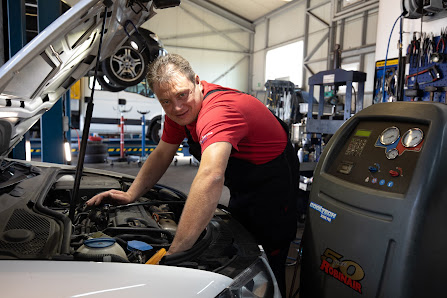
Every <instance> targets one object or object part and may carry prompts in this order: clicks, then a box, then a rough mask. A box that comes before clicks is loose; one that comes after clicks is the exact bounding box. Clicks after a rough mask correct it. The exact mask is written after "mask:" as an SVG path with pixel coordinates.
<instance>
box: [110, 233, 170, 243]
mask: <svg viewBox="0 0 447 298" xmlns="http://www.w3.org/2000/svg"><path fill="white" fill-rule="evenodd" d="M115 237H119V238H120V239H122V240H124V241H129V240H139V241H143V242H146V243H148V244H152V243H155V244H168V243H169V241H168V240H166V239H155V238H153V237H151V236H148V235H135V234H118V235H116V236H115Z"/></svg>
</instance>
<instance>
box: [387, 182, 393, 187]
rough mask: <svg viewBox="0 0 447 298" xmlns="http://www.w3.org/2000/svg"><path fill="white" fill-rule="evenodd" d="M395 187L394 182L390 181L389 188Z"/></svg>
mask: <svg viewBox="0 0 447 298" xmlns="http://www.w3.org/2000/svg"><path fill="white" fill-rule="evenodd" d="M393 185H394V182H393V181H390V182H388V183H387V185H386V186H388V187H393Z"/></svg>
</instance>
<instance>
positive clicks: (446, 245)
mask: <svg viewBox="0 0 447 298" xmlns="http://www.w3.org/2000/svg"><path fill="white" fill-rule="evenodd" d="M446 123H447V105H445V104H443V103H433V102H392V103H380V104H375V105H372V106H370V107H368V108H366V109H364V110H362V111H360V112H358V113H356V114H355V115H354V116H353V117H352V118H350V119H349V120H348V121H346V122H345V123H344V124H343V125H342V126H341V128H340V129H339V130H337V132H336V133H335V134H334V135H333V137H332V138H331V140H330V141H329V143H328V144H327V146H326V148H325V150H324V152H323V154H322V155H321V158H320V161H319V163H318V165H317V167H316V169H315V172H314V178H313V185H312V190H311V193H310V198H309V209H308V215H307V219H306V224H305V229H304V234H303V239H302V245H303V246H302V260H301V261H302V264H301V266H302V267H301V275H300V276H301V277H300V298H306V297H312V298H314V297H336V298H340V297H343V298H345V297H392V298H398V297H402V298H404V297H405V298H408V297H440V296H444V295H447V294H443V293H444V292H445V288H444V285H445V283H446V281H447V266H446V265H447V178H446V177H447V172H446V170H447V157H446V156H447V154H446V152H447V126H446ZM444 175H446V177H444ZM444 178H446V180H444ZM444 183H446V184H444Z"/></svg>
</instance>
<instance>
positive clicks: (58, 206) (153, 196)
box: [0, 164, 261, 277]
mask: <svg viewBox="0 0 447 298" xmlns="http://www.w3.org/2000/svg"><path fill="white" fill-rule="evenodd" d="M8 171H9V172H10V173H11V174H5V175H6V176H5V177H6V178H5V179H4V180H5V181H8V180H9V179H12V178H16V177H22V179H19V180H15V181H14V183H9V184H8V183H6V182H2V183H5V184H4V187H3V188H1V193H0V259H35V260H62V261H70V260H72V261H98V262H122V263H140V264H144V263H146V262H147V261H148V260H149V259H150V258H151V257H152V256H153V255H154V254H155V253H157V251H159V250H160V249H163V248H164V249H166V250H168V249H169V246H170V245H171V243H172V240H173V238H174V236H175V232H176V229H177V223H178V221H179V219H180V215H181V212H182V210H183V206H184V203H185V200H186V195H185V194H183V193H181V192H179V191H177V190H175V189H172V188H170V187H167V186H163V185H158V184H157V185H155V186H154V187H153V188H152V189H151V190H150V191H149V192H148V193H146V194H145V195H144V196H143V197H141V198H140V199H139V200H137V201H136V202H134V203H132V204H128V205H122V206H114V205H111V204H103V205H99V206H95V207H87V206H86V205H85V202H86V201H87V200H89V199H90V198H91V197H93V196H94V195H96V194H98V193H100V192H103V191H107V190H109V189H117V190H123V191H126V190H127V189H128V188H129V187H130V185H131V183H132V179H131V178H126V177H121V176H116V177H113V176H111V175H105V174H98V173H95V172H94V171H92V172H89V171H85V172H84V174H83V177H82V179H81V184H80V189H79V197H80V200H79V201H80V202H79V204H78V205H77V206H76V209H75V215H74V218H73V220H71V219H70V218H69V216H68V214H69V209H70V203H71V202H72V201H73V200H72V192H73V183H74V171H67V170H60V169H59V170H57V169H54V168H41V167H33V166H23V165H21V164H15V165H10V166H9V168H8ZM115 174H116V173H115ZM11 177H12V178H11ZM1 178H2V177H0V179H1ZM0 182H1V181H0ZM1 186H2V185H1V184H0V187H1ZM219 207H221V206H219ZM260 254H261V252H260V250H259V247H258V246H257V245H256V243H255V241H254V240H253V238H252V236H251V235H250V234H249V233H248V232H246V231H245V229H243V228H242V227H241V226H240V224H239V223H238V222H236V221H235V220H234V219H232V218H231V215H230V214H229V213H228V212H227V211H226V210H225V209H224V208H223V207H222V208H217V209H216V212H215V215H214V218H213V219H212V221H211V222H210V223H209V225H208V226H207V228H206V229H205V230H204V231H203V232H202V234H201V236H200V237H199V239H198V240H197V242H196V243H195V245H194V246H193V247H192V248H191V249H190V250H188V251H185V252H182V253H178V254H173V255H169V256H166V257H164V258H163V259H162V261H161V262H160V263H161V264H165V265H175V266H183V267H188V268H196V269H203V270H207V271H214V272H218V273H221V274H224V275H227V276H229V277H234V276H236V275H237V274H239V273H240V272H241V271H242V270H243V269H244V268H246V267H247V266H248V265H249V264H251V263H252V262H253V260H255V259H256V258H257V257H259V255H260Z"/></svg>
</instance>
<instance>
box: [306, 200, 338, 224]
mask: <svg viewBox="0 0 447 298" xmlns="http://www.w3.org/2000/svg"><path fill="white" fill-rule="evenodd" d="M310 208H312V209H315V210H317V211H318V212H320V217H321V218H322V219H324V220H325V221H327V222H332V220H333V219H335V217H336V216H337V214H336V213H334V212H332V211H329V210H327V209H326V208H323V207H322V206H321V205H318V204H316V203H314V202H310Z"/></svg>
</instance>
